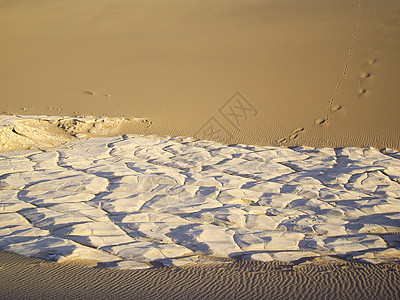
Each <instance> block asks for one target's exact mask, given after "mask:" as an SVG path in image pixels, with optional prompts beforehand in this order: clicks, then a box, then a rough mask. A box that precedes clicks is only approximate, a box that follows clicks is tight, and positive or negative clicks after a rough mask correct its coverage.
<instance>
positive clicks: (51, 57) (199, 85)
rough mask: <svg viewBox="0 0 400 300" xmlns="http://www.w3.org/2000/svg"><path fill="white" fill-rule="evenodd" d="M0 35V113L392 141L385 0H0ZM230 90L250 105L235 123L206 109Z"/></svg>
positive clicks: (390, 31)
mask: <svg viewBox="0 0 400 300" xmlns="http://www.w3.org/2000/svg"><path fill="white" fill-rule="evenodd" d="M0 39H1V44H2V47H0V65H1V68H0V82H1V89H0V113H1V112H5V113H14V114H45V115H67V116H73V115H95V116H101V115H107V116H113V117H116V116H127V117H144V118H148V119H150V121H151V122H153V124H152V126H151V127H150V128H149V129H148V130H147V131H146V133H149V134H159V135H169V136H176V135H181V136H195V137H198V138H204V139H211V140H217V141H220V142H224V143H247V144H258V145H277V144H282V145H285V146H293V145H308V146H328V147H340V146H359V147H364V146H373V147H377V148H383V147H391V148H397V149H399V148H400V118H399V117H398V116H399V112H400V84H399V77H400V54H399V53H400V2H399V1H397V0H382V1H372V0H359V1H347V0H324V1H316V0H308V1H301V2H299V1H294V0H285V1H273V0H267V1H260V0H258V1H256V0H252V1H244V0H238V1H228V0H219V1H211V0H204V1H199V0H192V1H184V2H182V1H138V0H133V1H122V0H117V1H109V0H107V1H97V0H85V1H78V0H73V1H54V0H53V1H49V0H47V1H46V0H37V1H29V0H20V1H10V0H3V1H0ZM237 91H238V92H240V94H241V95H243V96H244V97H245V99H247V101H248V102H249V103H250V104H251V105H252V107H253V108H254V109H255V110H256V111H254V110H250V111H246V113H247V114H246V115H245V114H244V113H243V111H240V110H236V113H238V114H241V117H240V116H238V121H239V122H238V123H237V125H238V126H237V127H234V126H232V124H231V123H230V122H229V121H228V120H227V119H226V118H224V116H223V115H222V114H221V113H220V112H219V109H220V108H221V107H222V106H223V105H224V104H225V103H226V102H227V101H228V100H229V99H230V98H231V97H232V96H233V95H234V93H235V92H237ZM90 92H92V93H94V94H91V93H90ZM232 103H233V102H231V103H230V104H229V105H228V106H227V107H226V108H227V109H229V106H231V107H232V108H234V105H231V104H232ZM233 104H234V103H233ZM339 107H340V109H339V110H336V109H338V108H339ZM247 108H248V107H247ZM256 112H257V114H256ZM224 114H225V115H226V112H225V113H224ZM210 118H214V119H213V120H212V121H211V125H213V126H214V131H208V132H203V131H204V130H203V131H202V130H201V129H205V128H204V126H203V125H205V124H206V125H207V124H208V125H210V123H207V121H209V120H210ZM316 120H318V122H320V121H323V120H325V122H324V124H315V121H316ZM318 122H317V123H318ZM202 126H203V127H202ZM221 126H222V127H223V129H221V128H220V127H221ZM215 127H218V128H215ZM301 128H304V130H303V131H300V132H296V129H301ZM218 129H219V131H218ZM199 130H200V132H199ZM125 131H129V129H126V130H125ZM130 131H134V132H135V131H138V130H137V129H131V130H130ZM139 131H140V130H139ZM217 131H218V132H217ZM137 133H144V131H143V132H137ZM296 135H297V136H296ZM290 137H291V138H292V139H291V138H290ZM283 139H286V141H283ZM279 140H280V142H277V141H279Z"/></svg>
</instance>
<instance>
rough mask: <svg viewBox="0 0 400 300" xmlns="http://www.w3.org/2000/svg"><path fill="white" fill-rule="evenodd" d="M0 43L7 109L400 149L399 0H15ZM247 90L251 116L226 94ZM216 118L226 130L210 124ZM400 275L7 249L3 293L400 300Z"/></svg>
mask: <svg viewBox="0 0 400 300" xmlns="http://www.w3.org/2000/svg"><path fill="white" fill-rule="evenodd" d="M0 42H1V45H2V46H1V47H0V66H1V67H0V87H1V89H0V113H2V112H3V113H13V114H44V115H66V116H73V115H95V116H103V115H105V116H112V117H115V116H127V117H144V118H148V119H150V120H151V122H153V124H152V126H151V127H150V128H149V129H147V130H146V131H144V130H143V132H138V133H149V134H159V135H170V136H176V135H182V136H194V135H196V137H199V138H205V139H212V140H217V141H222V142H225V143H248V144H259V145H277V144H282V145H285V146H292V145H309V146H329V147H339V146H359V147H364V146H374V147H377V148H383V147H390V148H397V149H400V138H399V137H400V119H399V112H400V85H399V75H400V54H399V53H400V2H399V1H397V0H382V1H372V0H360V1H347V0H324V1H317V0H307V1H301V2H299V1H294V0H285V1H272V0H269V1H268V0H267V1H254V0H253V1H244V0H240V1H239V0H238V1H228V0H219V1H211V0H205V1H194V0H193V1H185V2H182V1H122V0H115V1H105V0H103V1H98V0H85V1H78V0H71V1H54V0H52V1H50V0H36V1H31V0H19V1H11V0H1V1H0ZM237 91H239V92H240V94H241V95H243V96H244V97H245V99H246V100H247V101H248V103H250V104H251V105H252V107H253V108H254V110H252V111H250V112H249V114H248V115H246V118H244V115H242V118H240V123H239V126H237V128H235V127H234V126H232V125H231V124H230V123H229V121H228V120H227V119H226V118H224V116H223V115H222V114H221V113H220V112H219V109H220V108H221V107H223V105H224V104H225V103H227V101H228V100H229V99H230V98H231V97H232V96H233V95H234V93H235V92H237ZM242 103H243V102H242ZM246 103H247V102H246ZM230 104H231V103H230ZM230 104H229V105H228V106H230ZM339 108H340V109H339ZM255 111H256V112H257V113H255ZM225 115H226V113H225ZM210 118H214V119H210ZM209 120H211V121H212V122H214V123H213V124H214V125H215V124H217V125H218V124H219V125H218V126H223V128H224V129H223V130H219V131H218V130H217V131H216V132H210V131H209V132H208V133H204V132H199V130H201V129H202V128H203V129H204V125H205V124H210V123H207V122H208V121H209ZM316 120H318V122H317V123H323V124H316V123H315V121H316ZM324 120H325V121H324ZM217 129H218V128H217ZM219 129H221V128H219ZM296 129H297V131H296ZM301 129H303V130H301ZM126 131H129V129H126ZM131 131H135V130H133V129H131ZM283 139H286V142H285V141H284V140H283ZM278 140H280V142H277V141H278ZM399 274H400V270H399V266H398V265H366V264H356V263H348V262H341V263H338V264H333V265H331V264H329V265H325V264H323V263H320V264H316V265H305V266H300V269H299V270H297V268H295V267H294V266H293V265H292V264H285V263H280V262H272V263H260V262H253V261H241V260H239V261H234V263H233V264H229V265H225V264H224V265H213V266H211V265H210V266H191V267H185V268H155V269H150V270H142V271H126V270H122V271H121V270H119V271H116V270H106V269H96V268H93V267H88V266H84V265H83V262H80V263H69V264H56V263H52V262H43V261H41V260H38V259H34V258H23V257H21V256H17V255H14V254H9V253H0V298H8V299H21V298H35V299H40V298H63V297H64V298H72V297H77V298H78V296H79V297H88V298H90V297H93V298H97V299H102V298H103V299H104V298H111V296H112V297H115V298H121V297H140V298H144V299H145V298H152V299H154V298H169V299H171V298H176V299H189V298H190V299H195V298H199V299H200V298H202V299H205V298H212V299H227V298H230V299H235V298H236V299H237V298H252V299H257V298H274V299H288V298H297V299H301V298H304V299H312V298H315V299H321V298H324V299H330V298H331V299H338V298H341V299H370V298H372V297H373V298H376V299H396V298H399V297H400V294H399V293H400V288H399V282H400V278H399V277H400V276H399Z"/></svg>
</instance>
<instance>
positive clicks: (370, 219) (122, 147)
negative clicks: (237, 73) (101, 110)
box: [0, 135, 400, 268]
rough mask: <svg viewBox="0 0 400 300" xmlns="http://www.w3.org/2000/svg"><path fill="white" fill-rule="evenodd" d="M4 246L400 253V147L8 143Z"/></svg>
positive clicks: (36, 251) (226, 253)
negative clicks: (30, 146) (17, 146)
mask: <svg viewBox="0 0 400 300" xmlns="http://www.w3.org/2000/svg"><path fill="white" fill-rule="evenodd" d="M0 248H1V249H2V250H7V251H12V252H16V253H19V254H23V255H28V256H36V257H41V258H45V259H52V260H57V261H60V260H64V259H70V258H74V257H77V258H86V259H95V260H98V261H100V262H104V263H105V265H106V266H110V267H119V268H146V267H149V266H151V264H154V263H155V262H160V263H163V264H167V265H171V264H172V265H178V266H179V265H183V264H186V263H193V262H195V263H202V262H208V261H207V260H206V259H204V257H203V258H200V257H199V256H198V255H199V254H205V255H212V256H217V257H238V256H239V257H243V258H248V259H257V260H264V261H269V260H283V261H296V260H299V259H301V258H307V257H314V256H339V257H343V258H346V259H355V260H362V261H368V262H372V263H379V262H384V261H399V260H400V154H399V153H398V152H396V151H392V150H385V151H378V150H375V149H371V148H365V149H359V148H343V149H327V148H322V149H315V148H304V147H298V148H293V149H290V148H283V147H255V146H246V145H235V146H224V145H221V144H218V143H214V142H206V141H191V140H190V139H183V138H162V137H155V136H133V135H132V136H124V137H107V138H90V139H86V140H77V141H75V142H73V143H71V144H68V145H64V146H60V147H58V148H52V149H47V150H25V151H13V152H3V153H0Z"/></svg>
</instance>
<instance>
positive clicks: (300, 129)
mask: <svg viewBox="0 0 400 300" xmlns="http://www.w3.org/2000/svg"><path fill="white" fill-rule="evenodd" d="M302 131H304V128H303V127H299V128H296V129H295V130H293V131H292V133H299V132H302Z"/></svg>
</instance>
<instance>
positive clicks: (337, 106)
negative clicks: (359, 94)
mask: <svg viewBox="0 0 400 300" xmlns="http://www.w3.org/2000/svg"><path fill="white" fill-rule="evenodd" d="M341 109H342V106H341V105H340V104H336V105H334V106H332V107H331V111H338V110H341Z"/></svg>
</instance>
